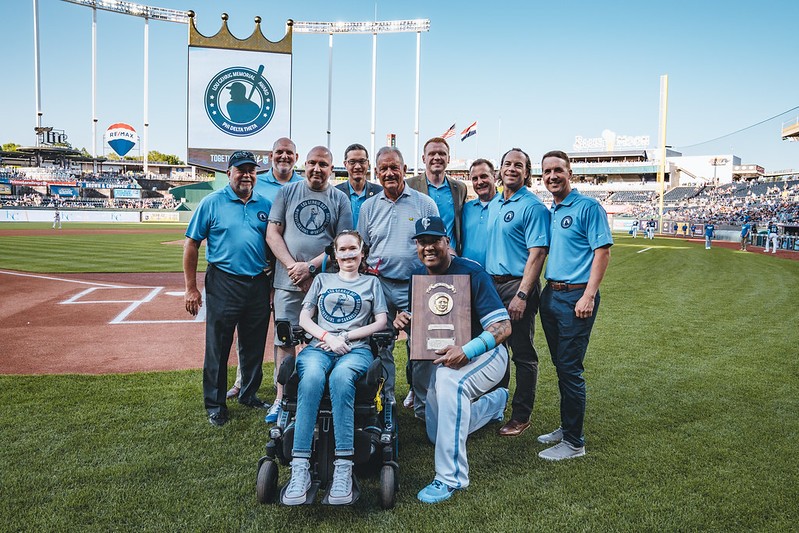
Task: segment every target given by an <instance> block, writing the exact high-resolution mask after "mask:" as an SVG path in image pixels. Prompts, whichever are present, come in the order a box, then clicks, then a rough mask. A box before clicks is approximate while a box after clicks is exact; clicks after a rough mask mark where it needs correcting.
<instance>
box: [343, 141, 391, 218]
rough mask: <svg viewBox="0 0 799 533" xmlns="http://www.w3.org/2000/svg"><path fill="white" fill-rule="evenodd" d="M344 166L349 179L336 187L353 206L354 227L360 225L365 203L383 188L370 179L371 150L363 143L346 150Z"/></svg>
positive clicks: (350, 146) (355, 144) (352, 145)
mask: <svg viewBox="0 0 799 533" xmlns="http://www.w3.org/2000/svg"><path fill="white" fill-rule="evenodd" d="M344 168H346V169H347V181H346V182H344V183H340V184H338V185H336V188H337V189H338V190H340V191H341V192H343V193H344V194H346V195H347V198H349V199H350V207H351V208H352V227H353V228H357V227H358V216H359V215H360V214H361V206H362V205H363V203H364V202H365V201H366V200H368V199H369V198H371V197H372V196H374V195H375V194H377V193H379V192H380V191H382V190H383V187H381V186H380V185H378V184H377V183H372V182H371V181H369V152H368V151H367V150H366V147H365V146H364V145H362V144H358V143H354V144H351V145H349V146H348V147H347V149H346V150H344Z"/></svg>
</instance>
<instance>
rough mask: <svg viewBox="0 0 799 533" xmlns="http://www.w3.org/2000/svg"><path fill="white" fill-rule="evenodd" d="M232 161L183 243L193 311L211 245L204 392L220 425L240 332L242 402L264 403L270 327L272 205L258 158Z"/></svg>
mask: <svg viewBox="0 0 799 533" xmlns="http://www.w3.org/2000/svg"><path fill="white" fill-rule="evenodd" d="M228 165H229V166H228V170H227V175H228V180H229V183H228V185H227V186H226V187H225V188H223V189H220V190H218V191H215V192H213V193H211V194H209V195H208V196H206V197H205V198H203V200H202V201H201V202H200V205H198V206H197V210H196V211H195V212H194V214H193V215H192V217H191V222H190V223H189V227H188V229H186V243H185V245H184V247H183V276H184V279H185V282H186V294H185V298H184V299H185V306H186V311H188V312H189V313H191V314H192V315H195V316H196V315H197V313H198V312H199V310H200V307H201V306H202V303H203V301H202V295H201V293H200V291H199V290H198V288H197V261H198V258H199V250H200V244H201V243H202V241H206V242H207V248H206V258H207V259H208V269H207V270H206V273H205V295H206V319H205V361H204V363H203V397H204V399H205V409H206V411H207V412H208V417H209V418H208V421H209V422H210V423H211V424H212V425H215V426H223V425H225V423H227V421H228V409H227V404H226V402H225V389H226V388H227V360H228V355H229V354H230V347H231V345H232V344H233V332H234V330H236V329H238V336H239V345H240V352H239V356H240V358H241V367H242V371H241V372H242V387H241V393H240V394H239V403H241V404H244V405H247V406H249V407H258V408H264V407H265V406H266V404H265V403H264V402H262V401H261V400H260V399H258V397H257V396H256V395H255V394H256V392H258V388H259V387H260V386H261V379H262V377H263V376H262V374H263V371H262V369H261V365H262V364H263V360H264V346H265V344H266V328H267V327H268V325H269V311H270V310H269V292H270V289H271V287H270V283H269V277H268V276H267V275H266V272H265V270H266V267H267V262H266V227H267V220H268V219H269V211H270V209H271V208H272V203H271V202H270V201H269V200H267V199H266V198H264V197H263V196H261V195H260V194H258V193H257V192H255V191H254V188H255V183H256V180H257V178H256V173H255V169H256V167H257V163H256V162H255V157H254V156H253V154H252V153H251V152H245V151H238V152H234V153H233V154H232V155H231V156H230V159H229V161H228Z"/></svg>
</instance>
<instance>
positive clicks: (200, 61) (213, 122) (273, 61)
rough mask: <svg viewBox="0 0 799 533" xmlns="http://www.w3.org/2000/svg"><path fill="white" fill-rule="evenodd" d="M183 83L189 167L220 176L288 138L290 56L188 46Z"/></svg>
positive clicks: (289, 118)
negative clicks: (242, 156) (240, 159)
mask: <svg viewBox="0 0 799 533" xmlns="http://www.w3.org/2000/svg"><path fill="white" fill-rule="evenodd" d="M188 83H189V96H188V162H189V164H190V165H197V166H200V167H204V168H213V169H216V170H222V171H223V170H226V169H227V160H228V157H229V156H230V154H231V153H233V152H234V151H236V150H249V151H252V152H253V153H254V154H255V155H256V156H258V158H259V160H260V159H262V158H264V157H265V156H266V155H267V151H268V150H271V148H272V145H273V144H274V142H275V141H276V140H277V139H278V138H280V137H288V136H290V135H291V53H277V52H263V51H253V50H231V49H225V48H205V47H199V46H189V77H188ZM259 162H260V161H259Z"/></svg>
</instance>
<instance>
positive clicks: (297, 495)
mask: <svg viewBox="0 0 799 533" xmlns="http://www.w3.org/2000/svg"><path fill="white" fill-rule="evenodd" d="M310 467H311V463H310V462H309V461H308V459H293V460H292V461H291V479H290V480H289V485H288V488H286V492H285V494H284V495H283V503H284V504H286V505H302V504H303V503H305V500H307V499H308V489H310V488H311V473H310V472H309V471H308V470H309V469H310Z"/></svg>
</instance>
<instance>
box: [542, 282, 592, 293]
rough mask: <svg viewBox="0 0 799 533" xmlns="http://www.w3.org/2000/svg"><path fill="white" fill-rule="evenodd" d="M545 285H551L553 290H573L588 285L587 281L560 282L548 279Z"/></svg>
mask: <svg viewBox="0 0 799 533" xmlns="http://www.w3.org/2000/svg"><path fill="white" fill-rule="evenodd" d="M547 285H549V286H550V287H552V290H553V291H573V290H576V289H585V288H586V287H588V283H561V282H559V281H548V282H547Z"/></svg>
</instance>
